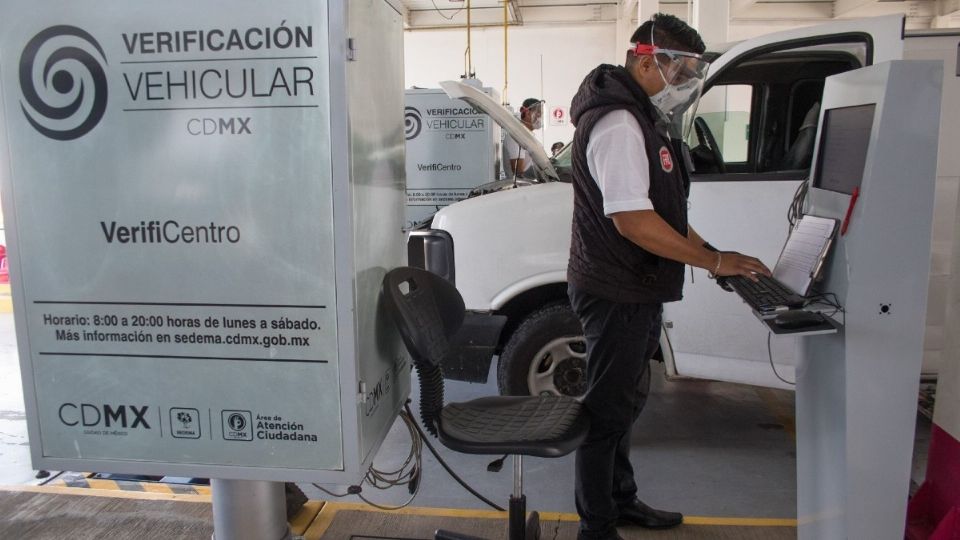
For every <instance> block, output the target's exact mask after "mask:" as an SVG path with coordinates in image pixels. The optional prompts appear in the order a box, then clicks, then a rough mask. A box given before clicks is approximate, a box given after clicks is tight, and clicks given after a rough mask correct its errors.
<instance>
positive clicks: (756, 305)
mask: <svg viewBox="0 0 960 540" xmlns="http://www.w3.org/2000/svg"><path fill="white" fill-rule="evenodd" d="M757 278H758V279H759V281H753V280H752V279H749V278H746V277H743V276H730V277H728V278H726V280H727V284H728V285H730V286H731V287H732V288H733V290H734V291H736V292H737V294H739V295H740V298H743V300H744V301H745V302H746V303H747V304H749V305H750V307H751V308H753V309H754V310H756V311H757V312H758V313H760V314H761V315H764V314H773V313H776V312H780V311H787V310H790V309H796V308H799V307H803V305H804V304H805V303H806V298H804V297H803V296H800V295H799V294H796V293H795V292H793V291H791V290H790V289H788V288H787V287H786V286H784V285H783V284H782V283H780V282H779V281H777V280H776V279H774V278H772V277H767V276H764V275H758V276H757Z"/></svg>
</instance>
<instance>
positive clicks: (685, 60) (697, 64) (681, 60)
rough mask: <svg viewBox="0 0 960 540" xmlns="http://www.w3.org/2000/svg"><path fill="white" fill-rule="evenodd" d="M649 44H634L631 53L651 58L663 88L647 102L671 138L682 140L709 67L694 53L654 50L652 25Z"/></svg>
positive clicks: (695, 107)
mask: <svg viewBox="0 0 960 540" xmlns="http://www.w3.org/2000/svg"><path fill="white" fill-rule="evenodd" d="M650 43H651V44H650V45H647V44H644V43H636V44H634V48H633V50H632V51H631V52H632V53H633V55H634V56H641V55H649V56H652V57H653V60H654V62H655V63H656V66H657V70H658V71H659V72H660V77H661V78H662V79H663V82H664V83H665V84H664V87H663V90H661V91H660V92H657V93H656V94H654V95H652V96H650V102H651V103H653V105H654V107H656V108H657V110H658V111H660V114H661V115H662V116H663V120H664V121H665V122H666V123H667V126H668V130H669V132H670V135H671V136H673V137H677V138H681V137H682V138H685V137H686V135H687V133H688V132H689V130H690V127H691V126H692V124H693V116H694V115H695V113H696V110H697V104H698V103H699V101H700V93H701V91H702V90H703V80H704V79H705V78H706V75H707V67H708V66H709V63H707V62H706V61H704V60H703V58H702V56H701V55H699V54H696V53H692V52H687V51H678V50H673V49H661V48H659V47H657V46H656V45H655V44H654V42H653V26H652V25H651V28H650ZM685 113H689V114H686V117H687V121H684V117H685Z"/></svg>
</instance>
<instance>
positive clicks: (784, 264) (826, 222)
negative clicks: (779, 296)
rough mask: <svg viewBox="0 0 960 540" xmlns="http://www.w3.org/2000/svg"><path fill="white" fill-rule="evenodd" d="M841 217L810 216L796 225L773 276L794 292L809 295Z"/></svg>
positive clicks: (801, 219) (778, 260) (804, 217)
mask: <svg viewBox="0 0 960 540" xmlns="http://www.w3.org/2000/svg"><path fill="white" fill-rule="evenodd" d="M836 228H837V220H835V219H829V218H822V217H817V216H810V215H806V216H803V217H801V218H800V221H799V222H798V223H797V225H796V227H794V229H793V232H791V233H790V237H789V238H787V244H786V245H785V246H784V247H783V251H782V252H781V253H780V258H779V259H777V265H776V266H775V267H774V268H773V277H775V278H777V279H778V280H779V281H780V283H783V284H784V285H786V286H787V287H789V288H790V289H792V290H793V292H795V293H797V294H799V295H802V296H806V295H807V293H808V292H809V289H810V284H811V282H812V281H813V278H814V277H815V274H816V272H817V270H818V269H819V268H820V262H821V261H822V260H823V258H824V257H826V255H827V249H828V248H829V246H830V241H831V239H832V238H833V233H834V231H835V230H836Z"/></svg>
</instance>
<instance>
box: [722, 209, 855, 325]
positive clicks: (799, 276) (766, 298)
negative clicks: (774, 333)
mask: <svg viewBox="0 0 960 540" xmlns="http://www.w3.org/2000/svg"><path fill="white" fill-rule="evenodd" d="M836 230H837V220H835V219H830V218H822V217H817V216H811V215H805V216H803V217H801V218H800V220H799V221H798V222H797V224H796V226H795V227H794V228H793V230H792V231H791V232H790V236H789V237H788V238H787V242H786V244H785V245H784V246H783V250H782V251H781V252H780V257H779V258H778V259H777V264H776V266H774V267H773V277H767V276H762V275H758V276H757V278H758V279H759V281H753V280H751V279H749V278H747V277H744V276H730V277H727V278H724V279H725V281H726V283H727V285H729V286H730V287H731V288H732V289H733V290H734V291H735V292H736V293H737V294H738V295H740V298H742V299H743V301H744V302H746V303H747V304H748V305H749V306H750V307H751V308H752V309H753V310H754V311H755V312H756V313H757V314H758V315H759V316H760V317H761V318H768V317H775V316H776V315H777V314H778V313H780V312H783V311H789V310H791V309H799V308H801V307H803V306H804V305H805V304H807V303H808V301H809V298H808V296H807V295H808V294H809V293H810V288H811V286H812V285H813V282H814V281H815V280H816V278H817V277H818V276H819V275H820V271H821V269H822V268H823V262H824V260H826V258H827V255H828V253H829V252H830V247H831V246H832V244H833V238H834V235H835V234H836Z"/></svg>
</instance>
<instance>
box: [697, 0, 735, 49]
mask: <svg viewBox="0 0 960 540" xmlns="http://www.w3.org/2000/svg"><path fill="white" fill-rule="evenodd" d="M690 26H692V27H694V28H696V29H697V32H700V37H702V38H703V41H704V43H706V44H707V48H708V49H709V48H710V45H711V44H714V43H726V42H727V41H728V39H727V32H728V29H729V27H730V2H729V1H728V0H693V11H692V14H691V20H690Z"/></svg>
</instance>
